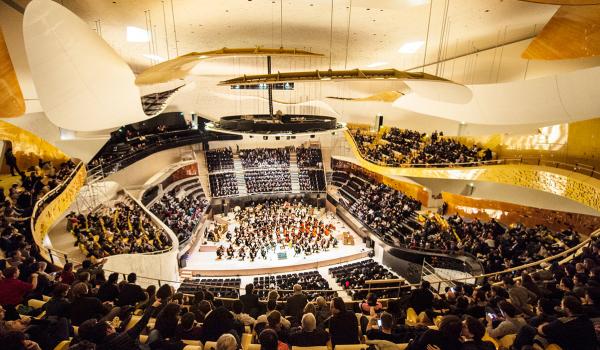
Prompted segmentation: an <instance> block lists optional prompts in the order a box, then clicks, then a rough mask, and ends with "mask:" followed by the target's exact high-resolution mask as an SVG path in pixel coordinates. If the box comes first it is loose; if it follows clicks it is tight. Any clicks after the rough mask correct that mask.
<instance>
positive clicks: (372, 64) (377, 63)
mask: <svg viewBox="0 0 600 350" xmlns="http://www.w3.org/2000/svg"><path fill="white" fill-rule="evenodd" d="M386 64H388V63H387V62H373V63H371V64H369V65H367V67H369V68H375V67H381V66H385V65H386Z"/></svg>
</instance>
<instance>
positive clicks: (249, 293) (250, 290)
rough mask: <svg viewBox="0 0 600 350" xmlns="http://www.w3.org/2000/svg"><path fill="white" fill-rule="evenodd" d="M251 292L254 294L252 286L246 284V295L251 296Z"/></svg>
mask: <svg viewBox="0 0 600 350" xmlns="http://www.w3.org/2000/svg"><path fill="white" fill-rule="evenodd" d="M253 292H254V284H252V283H248V284H247V285H246V294H248V295H252V293H253Z"/></svg>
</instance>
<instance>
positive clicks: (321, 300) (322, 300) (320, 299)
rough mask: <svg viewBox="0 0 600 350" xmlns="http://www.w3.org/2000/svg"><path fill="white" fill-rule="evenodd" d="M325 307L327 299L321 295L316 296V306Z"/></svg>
mask: <svg viewBox="0 0 600 350" xmlns="http://www.w3.org/2000/svg"><path fill="white" fill-rule="evenodd" d="M325 307H327V301H326V300H325V298H323V297H322V296H318V297H317V308H318V309H322V308H325Z"/></svg>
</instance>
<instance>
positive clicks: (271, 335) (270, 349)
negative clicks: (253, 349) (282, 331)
mask: <svg viewBox="0 0 600 350" xmlns="http://www.w3.org/2000/svg"><path fill="white" fill-rule="evenodd" d="M258 342H259V343H260V350H277V346H278V345H279V344H278V342H279V337H278V336H277V332H275V331H274V330H272V329H270V328H266V329H265V330H263V331H262V332H260V335H259V336H258Z"/></svg>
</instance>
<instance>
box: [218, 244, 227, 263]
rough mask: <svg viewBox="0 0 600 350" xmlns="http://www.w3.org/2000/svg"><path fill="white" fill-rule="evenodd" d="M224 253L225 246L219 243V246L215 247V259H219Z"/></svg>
mask: <svg viewBox="0 0 600 350" xmlns="http://www.w3.org/2000/svg"><path fill="white" fill-rule="evenodd" d="M224 253H225V248H224V247H223V246H222V245H220V246H219V248H217V260H221V258H222V257H223V254H224Z"/></svg>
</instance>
